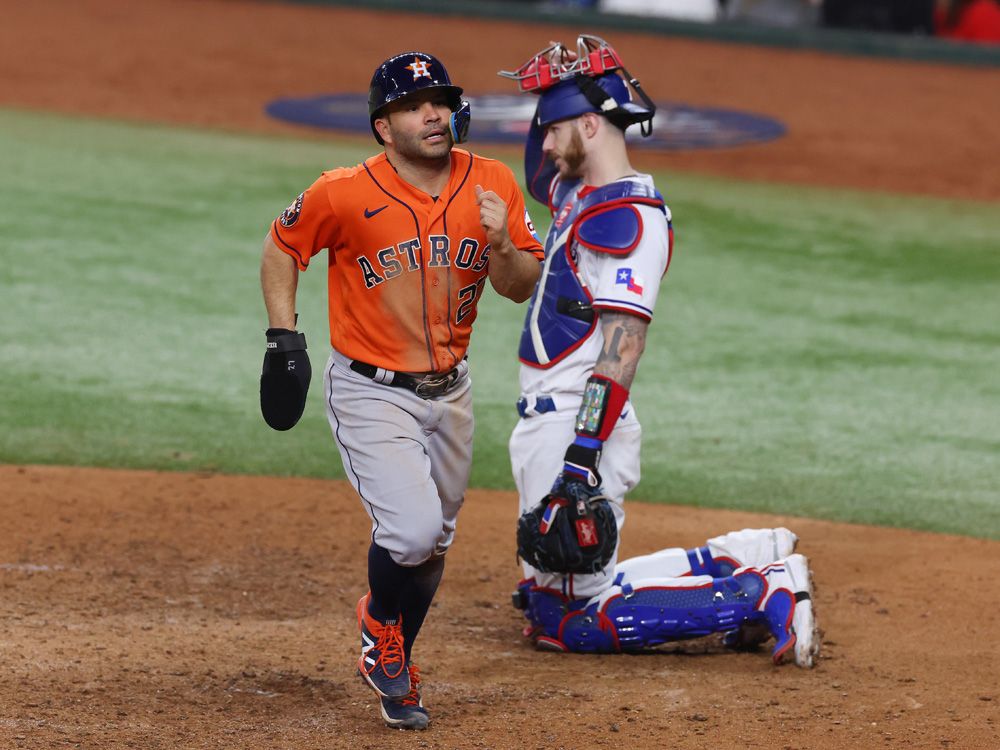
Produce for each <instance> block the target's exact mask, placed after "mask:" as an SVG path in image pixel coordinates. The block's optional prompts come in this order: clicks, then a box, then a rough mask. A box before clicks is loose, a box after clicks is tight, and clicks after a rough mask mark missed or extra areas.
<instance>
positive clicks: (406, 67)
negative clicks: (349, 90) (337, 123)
mask: <svg viewBox="0 0 1000 750" xmlns="http://www.w3.org/2000/svg"><path fill="white" fill-rule="evenodd" d="M435 88H436V89H443V90H444V92H445V94H446V95H447V97H448V106H449V107H450V108H451V111H452V117H451V129H452V137H453V138H454V139H455V142H456V143H460V142H462V141H463V140H465V135H466V133H467V132H468V129H469V105H468V103H467V102H463V101H462V88H461V87H460V86H455V85H454V84H452V82H451V78H450V77H449V76H448V71H447V70H445V68H444V65H442V64H441V61H440V60H438V59H437V58H436V57H434V55H428V54H427V53H426V52H403V53H402V54H399V55H396V56H395V57H390V58H389V59H388V60H386V61H385V62H384V63H382V64H381V65H379V66H378V68H377V69H376V70H375V74H374V75H373V76H372V82H371V86H370V87H369V89H368V115H369V121H370V123H371V128H372V133H373V134H374V135H375V140H377V141H378V142H379V145H382V144H383V143H384V142H383V140H382V137H381V136H380V135H379V134H378V131H376V130H375V120H376V118H378V117H379V116H381V113H382V110H383V109H384V108H385V106H386V105H387V104H389V103H390V102H394V101H396V100H397V99H402V98H403V97H404V96H408V95H409V94H413V93H416V92H417V91H423V90H424V89H435Z"/></svg>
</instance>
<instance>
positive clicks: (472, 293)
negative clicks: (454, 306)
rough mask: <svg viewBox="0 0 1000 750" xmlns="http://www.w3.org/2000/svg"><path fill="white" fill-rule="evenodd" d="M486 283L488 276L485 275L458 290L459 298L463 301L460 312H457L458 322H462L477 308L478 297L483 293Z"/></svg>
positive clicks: (456, 320)
mask: <svg viewBox="0 0 1000 750" xmlns="http://www.w3.org/2000/svg"><path fill="white" fill-rule="evenodd" d="M485 285H486V277H485V276H483V278H481V279H480V280H479V281H477V282H476V283H475V284H469V285H468V286H465V287H462V288H461V289H459V290H458V299H459V300H460V301H461V304H459V306H458V312H456V313H455V322H456V323H461V322H462V320H464V319H465V318H466V317H467V316H468V315H469V313H471V312H472V311H473V310H474V309H475V307H476V299H477V298H478V297H479V295H480V294H481V293H482V291H483V287H484V286H485Z"/></svg>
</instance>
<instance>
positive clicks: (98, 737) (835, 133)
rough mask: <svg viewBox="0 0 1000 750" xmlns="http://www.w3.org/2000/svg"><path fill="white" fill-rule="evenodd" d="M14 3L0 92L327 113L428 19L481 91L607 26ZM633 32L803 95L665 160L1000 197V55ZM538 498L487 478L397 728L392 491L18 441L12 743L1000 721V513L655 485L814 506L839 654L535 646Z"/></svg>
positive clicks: (957, 730) (50, 99)
mask: <svg viewBox="0 0 1000 750" xmlns="http://www.w3.org/2000/svg"><path fill="white" fill-rule="evenodd" d="M9 5H10V6H11V7H7V8H5V9H4V22H3V23H2V24H0V70H2V71H3V72H4V73H5V75H4V84H3V86H2V87H0V106H20V107H30V108H39V109H50V110H55V111H60V112H68V113H79V114H88V115H92V114H98V115H102V116H111V117H123V118H129V119H136V120H150V121H157V122H167V123H178V124H195V125H201V126H209V127H217V128H226V129H233V130H249V131H254V132H274V133H283V134H299V135H301V136H303V137H316V138H325V137H329V136H325V135H323V134H317V133H315V132H314V131H306V130H303V129H299V128H295V127H293V126H290V125H286V124H282V123H278V122H275V121H273V120H269V119H268V118H267V117H266V116H265V115H264V114H263V105H264V104H265V103H266V102H267V101H269V100H271V99H273V98H275V97H279V96H294V95H308V94H316V93H323V92H328V91H336V90H359V89H363V87H364V85H365V82H366V81H367V79H368V76H369V75H370V73H371V70H372V68H373V67H374V65H375V64H377V63H378V62H379V61H380V60H381V59H382V58H383V57H384V56H385V55H386V54H389V53H392V52H396V51H400V50H402V49H405V48H412V47H426V48H427V49H429V50H431V51H434V52H436V53H438V54H440V55H441V56H442V57H443V58H444V59H445V61H446V62H447V63H448V64H449V66H450V67H451V69H452V73H453V75H455V77H456V78H457V79H460V80H461V83H463V85H465V86H466V87H467V88H468V89H469V90H470V91H472V92H474V93H484V92H488V91H504V90H506V89H505V88H504V84H503V82H501V81H499V80H497V79H495V78H494V77H493V75H492V71H493V70H494V69H495V68H497V67H500V66H508V65H511V64H516V63H518V62H520V61H521V60H522V59H523V58H524V57H526V56H527V55H528V54H529V53H531V52H533V51H535V50H536V49H537V48H538V47H539V46H540V45H541V44H543V43H544V42H545V41H546V40H547V39H548V38H549V37H554V38H563V39H567V38H570V37H571V36H572V35H573V34H575V33H576V32H577V31H578V29H571V28H565V29H560V28H558V27H545V28H543V29H530V28H525V27H518V26H516V25H513V24H507V23H500V22H495V21H490V22H481V21H464V20H460V19H432V18H429V17H426V16H420V15H414V16H401V15H398V14H396V15H388V14H371V13H364V12H361V11H354V10H329V9H322V8H317V7H308V6H294V5H285V4H263V3H262V4H254V3H246V2H221V1H212V0H207V1H205V2H194V1H193V0H176V1H174V2H167V1H166V0H144V2H142V3H132V2H128V1H127V0H101V1H99V0H80V2H76V3H56V2H38V3H12V4H9ZM55 14H58V16H59V19H58V23H57V22H56V20H57V19H56V18H55ZM345 32H347V33H348V34H349V37H350V42H349V43H348V42H345V41H343V35H344V34H345ZM613 41H614V42H615V43H616V45H617V46H618V48H619V49H620V51H621V52H622V53H623V55H624V56H625V58H626V60H636V61H642V62H636V63H635V67H636V69H637V71H638V72H639V73H640V74H641V75H642V78H643V81H644V82H645V83H646V85H647V87H648V88H649V90H650V91H651V93H652V94H653V95H654V96H655V97H657V98H662V99H667V100H672V101H680V102H684V103H688V104H696V105H701V106H720V107H735V108H745V109H748V110H751V111H756V112H761V113H764V114H769V115H772V116H775V117H779V118H780V119H782V120H783V121H784V122H785V123H786V124H788V126H789V135H788V136H787V137H786V138H784V139H783V140H781V141H778V142H775V143H771V144H768V145H766V146H751V147H746V148H738V149H723V150H719V151H712V152H693V153H685V154H670V155H666V156H659V157H652V156H648V155H644V156H643V157H642V158H643V159H644V160H645V161H646V162H648V163H650V165H652V163H655V164H657V165H658V166H664V167H665V168H670V169H684V170H693V171H703V172H707V173H713V174H723V175H732V176H736V177H746V178H754V179H772V180H779V181H791V182H803V183H822V184H827V185H834V186H838V185H846V186H852V187H860V188H869V189H885V190H893V191H896V190H900V191H909V192H918V193H928V194H933V195H941V196H948V197H956V198H976V199H984V200H998V199H1000V171H998V170H996V169H986V168H984V167H983V165H987V164H995V160H996V159H995V157H996V154H997V153H1000V129H998V128H997V127H996V125H995V124H996V122H998V121H1000V99H998V98H997V97H989V96H985V95H984V93H983V92H987V91H991V90H992V91H996V90H1000V71H997V70H977V69H970V68H955V67H948V66H940V65H930V64H923V63H920V64H918V63H904V62H896V63H890V62H885V61H872V60H863V59H848V58H837V57H835V56H831V55H823V54H818V53H807V52H790V51H776V50H765V49H759V48H752V47H738V46H732V47H730V46H724V45H719V44H713V43H701V42H692V41H686V40H678V39H663V38H654V37H643V36H639V35H626V34H616V35H614V38H613ZM473 45H474V48H475V51H474V52H473V51H471V47H472V46H473ZM459 61H465V62H459ZM653 63H655V64H656V65H657V66H658V67H659V69H660V70H662V75H661V76H657V75H655V74H652V73H651V72H647V71H649V70H650V67H651V65H652V64H653ZM373 148H374V146H373ZM321 166H322V165H317V168H320V167H321ZM512 366H513V364H512ZM514 507H515V500H514V499H513V498H512V497H511V496H510V495H509V494H505V493H499V492H485V491H473V492H471V493H470V494H469V497H468V500H467V506H466V510H465V511H464V512H463V518H462V521H461V523H460V526H459V533H458V537H457V540H456V544H455V547H454V549H453V551H452V552H451V553H450V554H449V562H448V569H447V571H446V574H445V579H444V583H443V584H442V587H441V591H440V594H439V597H438V600H437V601H436V603H435V606H434V608H433V609H432V611H431V614H430V616H429V618H428V622H427V625H426V627H425V630H424V632H423V634H422V635H421V639H420V641H419V642H418V646H417V656H418V657H419V662H420V664H421V667H422V669H423V673H424V675H425V676H426V682H427V688H426V691H425V702H426V703H427V705H428V706H429V708H430V710H431V712H432V715H433V718H434V723H433V724H432V728H431V730H430V731H428V732H424V733H420V734H416V735H414V734H409V733H399V732H391V731H389V730H386V729H385V728H384V727H383V726H382V724H381V721H379V720H378V719H377V716H376V713H377V708H376V706H375V705H374V704H373V703H372V700H371V694H370V693H369V692H368V691H366V690H365V689H364V688H363V687H362V685H361V684H360V683H359V682H358V681H357V679H356V678H354V677H353V674H352V666H353V662H354V658H355V655H356V651H357V646H358V643H357V635H356V632H355V626H354V622H353V607H354V603H355V602H356V600H357V598H358V597H359V596H360V595H361V594H362V593H363V587H364V585H365V584H364V578H365V572H364V571H365V568H364V564H365V549H366V546H367V525H368V523H367V517H366V516H365V514H364V512H363V511H362V509H361V507H360V504H359V503H358V502H357V500H356V498H355V497H354V495H353V491H352V490H351V489H350V487H349V486H348V485H346V484H344V483H342V482H322V481H314V480H288V479H283V480H279V479H272V478H253V477H225V476H218V475H211V474H198V475H192V474H157V473H151V472H125V471H101V470H96V469H68V468H47V467H13V466H0V592H2V593H0V664H2V669H0V748H8V747H9V748H45V749H49V748H59V747H75V748H88V749H89V748H144V749H147V750H152V749H156V748H248V749H250V748H253V749H255V748H268V749H269V750H271V749H273V748H341V747H345V748H346V747H350V748H379V750H382V749H384V748H394V747H420V748H449V749H451V748H456V749H458V748H480V747H481V748H529V749H533V748H539V749H542V748H560V747H565V748H599V747H617V746H621V747H629V748H637V749H639V750H643V749H645V748H649V749H650V750H652V749H653V748H656V749H657V750H661V749H662V748H678V749H684V748H692V749H693V748H707V747H719V748H730V747H733V748H735V747H740V748H754V747H758V748H764V747H767V748H824V749H825V748H845V747H848V748H860V747H865V748H869V747H908V748H911V747H912V748H992V747H998V746H1000V710H998V708H1000V688H998V678H997V676H998V675H1000V654H998V652H997V648H996V643H997V640H998V636H1000V623H998V617H1000V593H998V590H997V588H996V586H995V585H994V583H995V581H996V580H997V577H998V575H1000V544H998V543H996V542H987V541H981V540H969V539H963V538H957V537H949V536H942V535H931V534H920V533H916V532H909V531H893V530H887V529H881V528H870V527H858V526H847V525H843V524H832V523H823V522H818V521H811V520H802V519H793V518H785V517H773V516H762V515H755V514H749V513H741V512H735V511H732V512H720V511H703V510H695V509H691V508H682V507H664V506H655V507H654V506H645V505H640V504H634V503H633V504H630V506H629V522H628V526H627V529H626V534H625V543H624V554H625V555H626V556H628V555H632V554H639V553H645V552H649V551H652V550H655V549H659V548H662V547H666V546H692V545H696V544H700V543H702V542H703V541H704V539H705V538H706V537H707V536H711V535H714V534H716V533H721V532H723V531H726V530H729V529H733V528H740V527H743V526H763V525H778V524H785V525H788V526H789V527H791V528H793V529H794V530H795V531H796V532H798V533H799V535H800V536H801V537H802V539H803V542H802V544H801V546H800V551H801V552H804V553H805V554H807V555H809V557H810V560H811V561H812V563H813V568H814V570H815V571H816V579H817V585H818V591H817V604H818V610H819V614H820V618H821V624H822V626H823V628H824V630H825V637H824V640H823V654H822V657H823V658H822V659H821V661H820V663H819V666H818V667H817V668H816V669H815V670H813V671H811V672H804V671H802V670H799V669H796V668H795V667H794V666H785V667H781V668H775V667H773V666H772V665H771V663H770V660H769V659H768V658H767V656H766V654H764V653H758V654H735V653H729V652H726V651H725V650H724V649H723V648H722V647H721V646H720V645H719V644H718V642H717V641H716V640H714V639H706V640H704V641H696V642H689V643H686V644H680V645H674V646H670V647H666V648H661V649H657V650H656V651H655V652H651V653H650V654H645V655H639V656H627V657H623V656H607V657H580V656H561V655H553V654H538V653H536V652H534V651H533V650H531V649H530V648H528V647H527V645H526V644H524V643H523V642H522V641H521V640H520V637H519V631H520V627H521V622H522V620H521V618H520V616H519V614H518V613H517V612H515V611H514V610H513V609H512V608H511V607H510V606H509V604H508V601H509V592H510V589H511V588H512V584H513V583H514V581H515V579H516V577H517V573H518V571H517V567H516V565H515V563H514V559H513V551H512V549H511V545H512V539H511V528H512V523H513V513H514Z"/></svg>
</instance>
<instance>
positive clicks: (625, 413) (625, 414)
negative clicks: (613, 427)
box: [618, 411, 628, 419]
mask: <svg viewBox="0 0 1000 750" xmlns="http://www.w3.org/2000/svg"><path fill="white" fill-rule="evenodd" d="M627 416H628V412H627V411H623V412H622V414H621V416H620V417H618V418H619V419H625V417H627Z"/></svg>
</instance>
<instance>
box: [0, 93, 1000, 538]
mask: <svg viewBox="0 0 1000 750" xmlns="http://www.w3.org/2000/svg"><path fill="white" fill-rule="evenodd" d="M370 152H371V149H370V148H369V147H368V146H367V145H364V144H362V143H359V142H357V141H354V142H352V143H350V144H348V145H343V144H337V143H332V142H302V141H295V140H291V139H278V138H261V137H246V136H237V135H225V134H220V133H209V132H198V131H189V130H180V129H168V128H158V127H148V126H136V125H127V124H120V123H113V122H105V121H93V120H84V119H69V118H61V117H55V116H46V115H37V114H30V113H22V112H15V111H3V110H0V154H3V171H2V173H0V205H2V206H3V211H2V212H0V237H3V238H4V239H3V240H0V260H2V263H0V315H2V320H3V324H4V328H5V333H6V336H5V341H4V345H3V350H2V351H3V354H2V355H0V461H3V462H7V463H14V462H18V463H20V462H30V463H58V464H87V465H101V466H124V467H153V468H161V469H210V470H221V471H231V472H254V473H268V474H298V475H307V476H321V477H334V476H341V475H342V471H341V468H340V461H339V458H338V457H337V454H336V450H335V448H334V446H333V442H332V439H331V438H330V434H329V429H328V427H327V425H326V420H325V415H324V413H323V409H322V398H321V396H320V393H321V389H320V383H319V380H318V378H317V379H316V381H314V385H313V390H312V394H311V396H310V400H309V404H308V406H307V409H306V415H305V416H304V418H303V421H302V422H301V423H300V424H299V426H298V427H296V428H295V429H294V430H292V431H291V432H289V433H275V432H272V431H271V430H269V429H268V428H267V427H266V426H264V424H263V422H262V421H261V419H260V416H259V413H258V409H257V378H258V375H259V368H260V361H261V357H262V342H263V336H262V333H263V329H264V327H265V325H266V321H265V316H264V309H263V304H262V302H261V299H260V293H259V289H258V281H257V268H258V258H259V249H260V243H261V239H262V237H263V235H264V232H265V230H266V227H267V225H268V223H269V221H270V220H271V219H272V218H273V217H274V216H275V215H276V214H277V213H279V212H280V211H282V210H283V209H284V208H285V206H287V205H288V203H289V201H290V200H291V199H292V198H293V197H294V196H295V195H296V194H297V193H298V192H299V191H301V189H302V188H303V187H305V186H306V185H307V184H309V182H311V180H312V179H314V178H315V176H316V175H317V174H318V171H319V170H320V169H321V168H324V167H331V166H336V165H340V164H353V163H356V162H357V161H359V160H360V159H362V158H364V156H366V155H367V154H368V153H370ZM486 152H487V153H488V151H486ZM512 166H515V167H516V165H512ZM657 179H658V183H659V184H660V186H661V189H662V190H663V191H664V192H665V193H666V195H667V197H668V201H669V202H670V205H671V207H672V209H673V212H674V217H675V228H676V232H677V245H676V254H675V258H674V261H673V263H672V265H671V269H670V273H669V275H668V277H667V279H666V280H665V282H664V284H663V288H662V290H661V297H660V302H659V304H658V306H657V318H656V321H655V322H654V324H653V326H652V328H651V329H650V342H649V346H648V349H647V353H646V355H645V356H644V358H643V361H642V364H641V366H640V369H639V375H638V378H637V382H636V385H635V387H634V389H633V392H634V401H635V404H636V408H637V410H638V411H639V413H640V416H641V419H642V421H643V425H644V430H645V433H644V434H645V441H644V452H643V472H644V478H643V482H642V484H640V486H639V488H638V489H637V490H636V492H635V496H636V497H637V498H641V499H646V500H650V501H662V502H673V503H684V504H692V505H701V506H710V507H732V508H744V509H752V510H760V511H770V512H778V513H785V514H793V515H803V516H812V517H821V518H830V519H840V520H848V521H856V522H867V523H878V524H887V525H896V526H906V527H913V528H921V529H934V530H940V531H948V532H955V533H962V534H970V535H976V536H984V537H990V538H995V539H996V538H1000V489H998V481H997V478H998V477H1000V378H998V377H997V374H998V373H1000V331H998V330H997V328H996V322H997V321H998V320H1000V295H997V294H996V291H995V290H996V287H997V282H998V281H1000V211H997V207H996V206H995V205H987V204H974V203H955V202H949V201H940V200H931V199H920V198H908V197H907V198H903V197H895V196H882V195H872V194H862V193H854V192H848V191H831V190H818V189H806V188H801V187H796V188H791V187H782V186H764V185H757V184H752V183H736V182H729V181H724V180H719V179H708V178H699V177H692V176H684V175H659V176H658V178H657ZM542 214H543V211H542V209H540V208H538V207H535V208H534V210H533V216H534V219H535V220H536V222H537V223H538V224H539V225H540V228H542V227H544V226H545V224H546V223H547V222H546V221H545V217H544V216H543V215H542ZM319 271H320V272H318V273H317V272H316V270H313V271H311V272H309V273H306V274H305V275H303V276H302V279H301V285H300V290H301V291H300V296H299V300H300V304H299V311H300V314H301V321H300V323H301V326H300V327H301V328H302V329H303V330H305V332H306V335H307V337H308V339H309V341H310V348H311V351H312V353H313V361H314V364H318V363H320V362H322V360H323V358H324V356H323V349H324V342H325V340H326V337H327V333H326V317H325V315H326V314H325V288H324V286H325V278H324V275H323V273H322V270H321V267H320V269H319ZM523 313H524V309H523V308H522V307H518V306H515V305H513V304H511V303H509V302H508V301H506V300H502V299H500V298H498V297H497V296H496V295H495V294H492V293H488V294H487V295H486V296H485V298H484V300H483V303H482V305H481V310H480V317H479V320H478V321H477V323H476V335H475V336H474V340H473V347H472V361H473V373H474V382H475V397H476V418H477V436H476V446H475V451H476V464H475V468H474V473H473V484H474V485H477V486H488V487H510V486H511V481H510V466H509V461H508V458H507V451H506V442H507V437H508V435H509V432H510V429H511V428H512V427H513V424H514V421H515V416H514V412H513V410H512V407H511V404H512V402H513V401H514V400H515V399H516V396H517V387H516V360H515V355H514V352H515V350H516V345H517V339H518V336H519V332H520V324H521V318H522V316H523ZM316 369H317V370H318V367H317V368H316Z"/></svg>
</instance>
